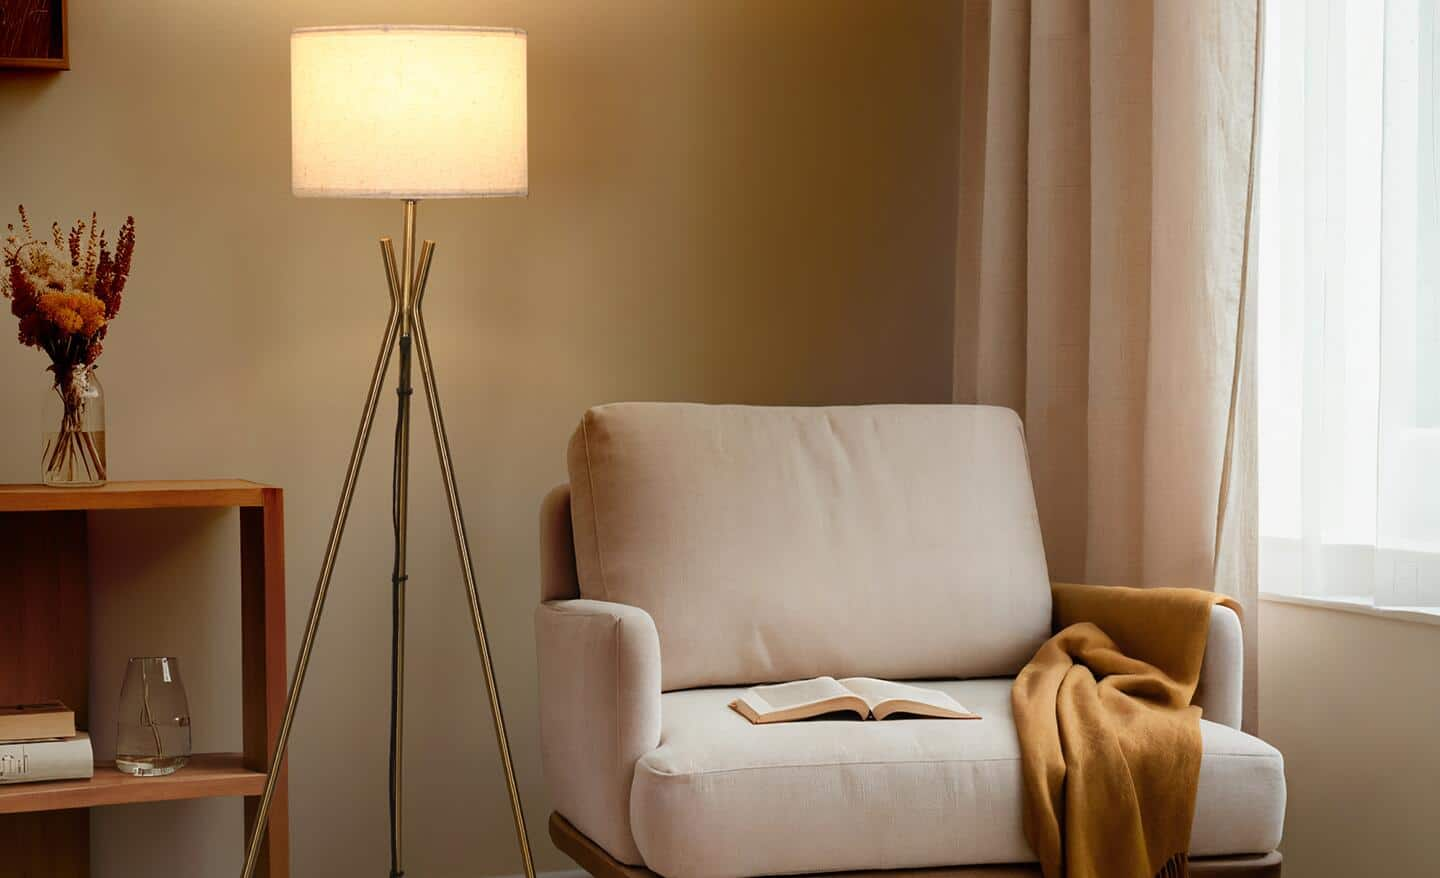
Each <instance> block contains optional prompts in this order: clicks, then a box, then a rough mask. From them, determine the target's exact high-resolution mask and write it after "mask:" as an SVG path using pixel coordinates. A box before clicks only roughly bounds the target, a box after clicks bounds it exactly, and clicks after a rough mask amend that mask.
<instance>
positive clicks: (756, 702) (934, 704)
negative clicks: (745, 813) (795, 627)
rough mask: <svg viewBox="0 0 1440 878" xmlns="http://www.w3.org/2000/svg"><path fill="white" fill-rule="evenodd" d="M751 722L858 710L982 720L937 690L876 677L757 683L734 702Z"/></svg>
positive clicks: (874, 715) (881, 715)
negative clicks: (771, 683)
mask: <svg viewBox="0 0 1440 878" xmlns="http://www.w3.org/2000/svg"><path fill="white" fill-rule="evenodd" d="M730 707H731V708H733V709H734V710H735V712H736V713H738V714H740V715H741V716H743V717H745V718H746V719H748V720H750V722H752V723H757V724H758V723H785V722H793V721H795V720H800V719H811V718H813V717H817V716H823V715H825V714H827V713H854V714H855V715H856V716H857V717H859V718H860V719H877V720H882V719H885V718H886V717H890V716H917V717H930V718H934V719H979V718H980V717H979V716H978V715H977V714H974V713H971V712H970V711H969V710H967V709H966V708H965V706H964V705H963V704H961V703H960V702H958V701H956V700H955V699H953V698H951V697H950V696H949V695H946V694H945V693H944V692H940V691H938V690H936V689H925V688H923V687H920V686H911V685H908V684H906V683H894V682H891V681H889V680H877V679H875V678H873V677H847V678H845V679H844V680H836V679H835V678H834V677H816V678H815V679H813V680H797V681H795V682H794V683H777V684H775V685H773V686H755V687H753V688H751V689H746V690H745V691H744V692H743V693H741V695H740V697H739V698H737V699H735V700H734V701H732V702H731V703H730Z"/></svg>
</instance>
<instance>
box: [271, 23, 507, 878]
mask: <svg viewBox="0 0 1440 878" xmlns="http://www.w3.org/2000/svg"><path fill="white" fill-rule="evenodd" d="M290 79H291V107H290V113H291V149H292V184H293V188H294V191H295V194H296V195H299V196H315V197H333V198H393V199H396V200H399V201H401V202H403V204H404V214H405V226H404V228H405V237H404V239H403V245H402V249H401V258H400V264H399V265H398V266H397V264H396V262H395V251H394V247H393V246H392V244H391V240H390V238H388V237H385V238H381V239H380V250H381V256H382V258H383V261H384V267H385V277H386V281H387V282H388V284H389V287H390V318H389V320H388V322H387V323H386V324H385V332H384V338H383V341H382V342H381V345H380V354H379V356H378V357H377V358H376V361H375V369H374V372H373V373H372V375H371V378H370V390H369V393H368V394H367V395H366V397H365V408H364V411H363V413H362V415H361V417H360V429H359V431H358V433H357V434H356V436H355V444H354V446H353V448H352V450H351V452H350V464H349V466H348V467H347V468H346V470H345V482H344V487H343V488H342V489H341V492H340V503H339V505H338V506H337V508H336V510H335V520H334V524H333V525H332V526H331V528H330V537H329V540H328V542H327V543H326V545H325V555H324V560H323V561H322V563H321V565H320V577H319V581H318V582H317V583H316V586H315V597H314V600H313V601H312V603H311V605H310V616H309V621H308V622H307V624H306V626H305V635H304V639H303V640H302V641H301V644H300V656H299V660H298V662H297V664H296V666H295V674H294V676H293V677H292V678H291V681H290V690H289V694H288V697H287V700H286V704H285V716H284V718H283V719H282V720H281V723H280V731H279V734H278V735H277V737H276V741H275V750H274V753H273V754H272V756H271V760H270V770H269V774H268V776H267V777H266V781H265V791H264V794H263V795H262V796H261V799H260V805H259V809H258V811H257V812H256V815H255V821H254V825H253V829H252V830H251V836H250V839H249V844H248V845H247V847H246V852H245V868H244V872H243V878H251V876H253V875H254V873H255V868H256V864H257V862H258V860H259V854H260V848H261V839H262V837H263V835H264V833H265V826H266V820H267V819H268V817H269V811H270V803H271V799H272V798H273V797H274V794H275V786H276V782H277V779H278V777H279V771H280V767H281V766H282V765H283V764H284V761H285V754H286V751H287V749H288V747H289V743H290V730H291V726H292V724H293V723H294V720H295V711H296V708H297V707H298V706H299V703H300V692H301V689H302V687H303V686H304V685H305V672H306V670H307V669H308V668H309V665H310V654H311V651H312V650H313V648H314V646H315V635H316V633H317V631H318V629H319V627H320V619H321V616H322V615H323V613H324V610H325V596H326V594H327V593H328V592H329V590H330V577H331V574H332V573H333V572H334V569H335V558H336V555H337V554H338V552H339V550H340V540H341V538H342V536H343V535H344V533H345V522H346V519H347V518H348V517H349V514H350V502H351V500H352V498H353V497H354V493H355V482H356V479H357V478H358V476H359V474H360V464H361V461H362V459H363V458H364V456H365V448H366V445H367V444H368V442H369V439H370V429H371V427H372V425H373V424H374V422H375V412H376V409H377V407H378V406H379V404H380V397H381V387H382V385H383V384H384V381H385V375H386V372H387V371H388V370H389V367H390V360H391V356H392V354H393V353H394V352H395V351H396V350H397V349H398V351H399V360H400V362H399V378H398V381H397V384H396V420H395V460H394V469H393V477H394V482H393V490H394V497H393V500H394V502H393V506H392V521H393V525H394V535H395V559H394V565H393V567H392V570H391V589H392V597H393V603H392V609H393V619H392V622H393V635H392V640H391V694H390V797H389V798H390V801H389V805H390V875H391V878H398V876H400V875H403V874H404V871H405V870H404V857H403V853H404V847H403V843H402V842H403V833H402V831H401V830H402V825H401V816H400V815H401V807H400V804H401V802H402V801H403V788H404V758H403V752H404V732H405V723H404V717H405V713H404V704H405V589H406V582H407V573H406V569H407V568H406V563H405V561H406V559H405V544H406V532H407V529H408V518H409V516H408V511H409V504H408V500H409V488H410V463H409V461H410V397H411V395H412V392H413V388H412V385H411V367H412V358H413V360H414V363H415V364H416V365H418V367H419V371H420V382H421V383H422V384H423V385H424V388H425V398H426V401H427V403H428V407H429V409H430V426H431V428H432V429H433V430H434V433H435V449H436V451H437V452H438V454H439V456H440V470H441V473H442V475H443V479H444V483H445V495H446V498H447V500H448V502H449V508H450V523H451V526H452V527H453V529H454V532H455V544H456V546H457V547H458V549H459V552H460V567H461V572H462V575H463V578H464V581H465V590H466V593H467V596H468V597H469V601H470V616H471V621H472V622H473V623H474V629H475V642H476V645H477V646H478V648H479V653H480V664H481V666H482V668H483V670H484V674H485V687H486V690H487V691H488V693H489V696H490V710H491V714H492V715H493V717H494V721H495V737H496V741H497V742H498V744H499V747H500V761H501V764H502V765H503V767H504V769H505V783H506V786H507V788H508V790H509V794H510V807H511V810H512V811H513V812H514V817H515V832H516V834H517V836H518V838H519V843H520V852H521V857H522V859H523V860H524V866H525V874H526V876H527V878H534V875H535V868H534V865H533V864H532V862H531V858H530V844H529V841H528V839H527V838H526V835H525V818H524V815H523V813H522V812H521V808H520V794H519V790H518V789H517V787H516V785H515V771H514V768H513V766H512V764H511V761H510V745H509V740H508V737H507V735H506V732H505V719H504V715H503V714H502V712H501V710H500V697H499V693H498V692H497V691H496V688H495V674H494V670H493V668H492V666H491V663H490V648H489V645H488V642H487V639H486V635H485V620H484V615H483V613H482V611H481V607H480V595H479V592H478V591H477V590H476V587H475V565H474V561H473V560H472V558H471V556H470V547H469V542H468V540H467V539H466V536H465V519H464V516H463V515H462V514H461V511H460V494H459V491H458V490H457V489H456V485H455V469H454V467H453V465H452V463H451V456H450V443H449V440H448V439H447V438H446V435H445V417H444V414H443V413H442V411H441V408H440V397H439V395H438V393H437V390H436V383H435V368H434V363H433V361H432V360H431V358H430V348H429V344H428V343H427V340H426V336H425V318H424V316H423V314H422V313H421V310H420V304H421V298H422V297H423V295H424V293H425V281H426V279H427V277H428V276H429V274H430V259H431V256H432V255H433V253H434V251H435V242H434V241H428V240H427V241H425V242H424V243H423V244H422V245H421V248H420V251H419V253H418V254H417V253H416V250H415V213H416V207H417V205H418V202H419V201H420V200H421V199H425V198H472V197H494V196H506V195H525V194H526V192H527V191H528V186H529V178H528V168H527V160H526V156H527V151H526V106H525V32H524V31H521V30H514V29H502V28H478V27H394V26H373V27H372V26H366V27H319V28H302V29H300V30H297V31H295V32H294V34H293V35H292V36H291V38H290Z"/></svg>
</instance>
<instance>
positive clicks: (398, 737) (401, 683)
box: [389, 198, 418, 878]
mask: <svg viewBox="0 0 1440 878" xmlns="http://www.w3.org/2000/svg"><path fill="white" fill-rule="evenodd" d="M417 204H418V202H416V201H415V199H413V198H410V199H406V200H405V237H404V239H403V241H402V243H401V249H400V253H401V264H402V265H403V266H404V268H403V271H402V273H401V275H400V302H401V306H400V380H399V382H398V384H397V385H396V387H395V396H396V413H395V463H394V470H393V474H394V475H393V482H392V486H391V487H392V497H393V505H392V508H391V517H392V521H393V523H394V530H395V564H394V567H393V569H392V571H391V576H390V585H391V636H390V790H389V792H390V878H401V876H403V875H404V874H405V850H404V848H405V821H404V814H403V812H404V803H405V586H406V582H407V580H408V579H409V574H408V567H407V565H406V556H407V546H408V535H409V530H410V397H411V396H412V395H413V393H414V389H413V387H412V385H411V383H410V371H411V370H410V362H411V333H412V332H413V330H414V325H415V319H414V313H415V292H416V291H415V283H414V277H415V214H416V212H417Z"/></svg>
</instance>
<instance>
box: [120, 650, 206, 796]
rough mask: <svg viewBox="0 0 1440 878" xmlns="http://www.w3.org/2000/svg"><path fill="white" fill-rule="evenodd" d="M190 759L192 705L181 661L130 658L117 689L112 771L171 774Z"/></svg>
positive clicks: (150, 775)
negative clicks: (181, 669)
mask: <svg viewBox="0 0 1440 878" xmlns="http://www.w3.org/2000/svg"><path fill="white" fill-rule="evenodd" d="M189 761H190V705H189V702H188V701H187V700H186V698H185V684H184V683H182V682H181V681H180V663H179V662H178V661H177V660H176V659H174V658H170V657H168V656H167V657H153V658H132V659H131V660H130V665H129V666H128V667H127V668H126V669H125V683H124V685H123V686H122V687H121V688H120V721H119V729H118V733H117V734H116V736H115V767H116V768H117V769H119V770H120V771H123V772H126V773H128V774H134V775H138V776H140V777H159V776H161V775H166V774H174V773H175V772H176V771H178V770H179V769H180V768H182V767H184V765H185V763H186V762H189Z"/></svg>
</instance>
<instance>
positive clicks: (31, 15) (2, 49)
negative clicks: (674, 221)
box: [0, 0, 70, 70]
mask: <svg viewBox="0 0 1440 878" xmlns="http://www.w3.org/2000/svg"><path fill="white" fill-rule="evenodd" d="M68 7H69V0H0V69H11V70H69V69H70V22H69V9H68Z"/></svg>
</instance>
